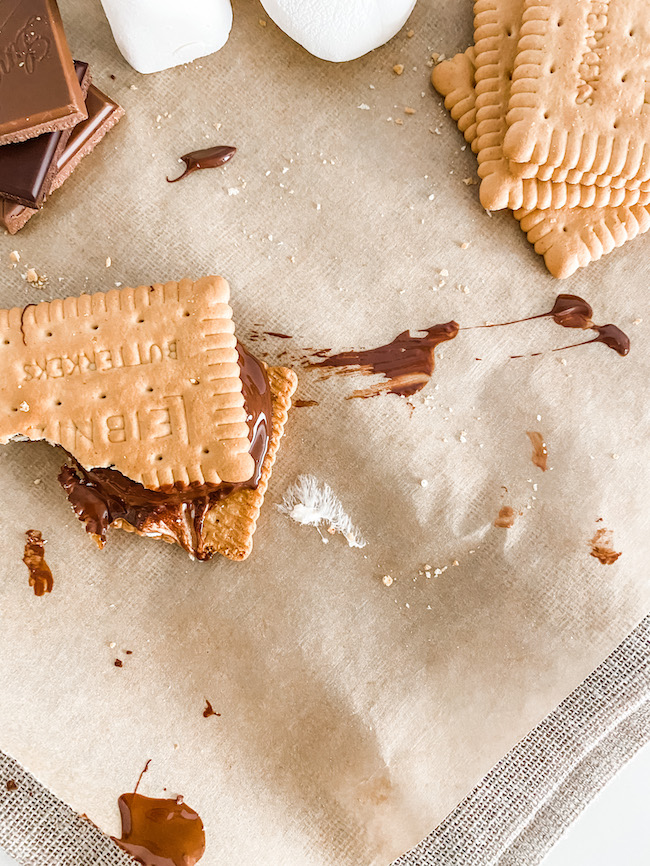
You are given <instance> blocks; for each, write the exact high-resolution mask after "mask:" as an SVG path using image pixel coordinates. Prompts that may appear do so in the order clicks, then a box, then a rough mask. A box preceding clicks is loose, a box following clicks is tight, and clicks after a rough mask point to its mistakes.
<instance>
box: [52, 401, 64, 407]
mask: <svg viewBox="0 0 650 866" xmlns="http://www.w3.org/2000/svg"><path fill="white" fill-rule="evenodd" d="M54 405H55V406H62V405H63V404H62V403H61V401H60V400H55V401H54Z"/></svg>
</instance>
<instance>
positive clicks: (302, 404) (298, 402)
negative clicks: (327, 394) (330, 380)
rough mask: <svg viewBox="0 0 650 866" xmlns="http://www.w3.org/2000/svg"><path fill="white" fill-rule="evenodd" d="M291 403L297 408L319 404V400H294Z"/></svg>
mask: <svg viewBox="0 0 650 866" xmlns="http://www.w3.org/2000/svg"><path fill="white" fill-rule="evenodd" d="M291 405H292V406H294V407H295V408H296V409H302V408H304V407H306V406H318V400H294V401H293V402H292V404H291Z"/></svg>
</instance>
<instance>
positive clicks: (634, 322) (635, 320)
mask: <svg viewBox="0 0 650 866" xmlns="http://www.w3.org/2000/svg"><path fill="white" fill-rule="evenodd" d="M12 255H13V253H12ZM642 321H643V319H641V318H636V319H634V321H633V322H632V324H633V325H640V324H641V322H642Z"/></svg>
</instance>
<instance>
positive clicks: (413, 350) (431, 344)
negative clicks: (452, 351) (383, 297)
mask: <svg viewBox="0 0 650 866" xmlns="http://www.w3.org/2000/svg"><path fill="white" fill-rule="evenodd" d="M458 330H459V327H458V324H457V323H456V322H446V323H445V324H443V325H432V326H431V327H430V328H422V329H421V330H420V333H423V334H424V336H422V337H412V336H411V333H410V331H403V332H402V333H401V334H398V335H397V337H395V339H394V340H392V342H390V343H387V344H386V345H385V346H378V347H377V348H376V349H365V350H362V351H358V352H357V351H349V352H339V353H338V354H335V355H328V356H327V357H326V358H325V360H323V361H319V362H314V363H310V364H309V367H312V368H313V367H324V368H328V369H336V368H338V369H336V372H339V373H354V372H360V373H363V374H364V375H366V376H372V375H375V374H381V375H382V376H384V378H385V379H386V380H387V381H386V382H380V383H379V384H377V385H372V386H371V387H370V388H364V389H360V390H357V391H354V392H353V393H352V395H351V397H349V398H348V399H351V398H352V397H376V396H377V395H379V394H398V395H399V396H401V397H410V396H411V395H413V394H416V393H417V392H418V391H420V390H422V388H424V386H425V385H426V384H427V382H428V381H429V379H430V378H431V376H432V374H433V370H434V366H435V359H434V352H435V348H436V346H439V345H440V344H441V343H446V342H447V341H448V340H453V339H454V337H455V336H456V335H457V334H458ZM327 351H328V350H323V351H321V352H315V353H314V355H315V356H316V357H322V356H323V355H326V354H327Z"/></svg>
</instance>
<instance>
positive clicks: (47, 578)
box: [23, 529, 54, 596]
mask: <svg viewBox="0 0 650 866" xmlns="http://www.w3.org/2000/svg"><path fill="white" fill-rule="evenodd" d="M25 535H26V536H27V541H26V542H25V553H24V555H23V562H24V563H25V565H26V566H27V568H28V569H29V585H30V586H31V587H33V588H34V595H37V596H42V595H45V593H46V592H52V587H53V586H54V578H53V577H52V572H51V571H50V567H49V565H48V564H47V562H45V542H44V541H43V536H42V535H41V533H40V532H39V531H38V530H37V529H28V530H27V532H26V533H25Z"/></svg>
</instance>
